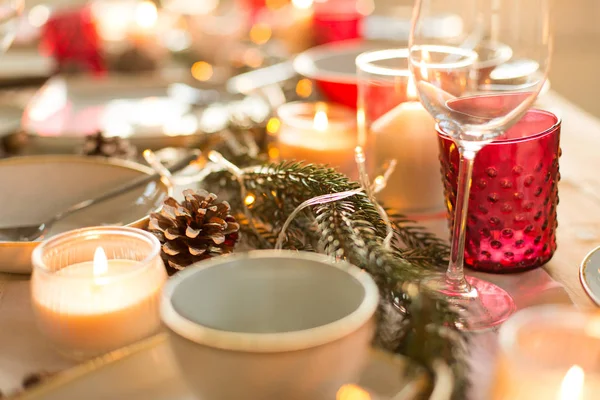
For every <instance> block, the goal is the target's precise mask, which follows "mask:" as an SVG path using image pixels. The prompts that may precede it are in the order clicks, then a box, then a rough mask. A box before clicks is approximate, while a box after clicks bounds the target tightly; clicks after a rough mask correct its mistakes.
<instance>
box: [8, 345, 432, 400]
mask: <svg viewBox="0 0 600 400" xmlns="http://www.w3.org/2000/svg"><path fill="white" fill-rule="evenodd" d="M409 367H416V365H414V364H413V363H412V362H411V361H410V360H409V359H407V358H404V357H398V356H393V355H389V354H385V353H381V352H379V351H376V350H374V351H372V352H371V358H370V360H369V364H368V366H367V368H366V370H365V371H364V373H363V376H362V377H361V379H360V382H359V384H360V385H361V387H362V388H363V389H364V390H360V389H358V388H356V387H353V388H349V389H348V391H351V390H355V395H354V396H352V395H350V393H347V396H346V397H342V396H340V397H339V398H344V399H351V398H352V399H366V398H370V399H372V400H383V399H389V398H391V397H393V396H395V395H396V394H398V393H399V392H400V391H402V390H406V393H407V394H409V392H410V393H413V394H414V395H408V397H404V396H402V397H401V398H402V399H406V400H409V399H414V398H418V397H417V396H416V394H418V393H419V389H420V388H422V386H421V384H425V383H427V381H426V378H425V376H424V374H423V373H421V374H418V373H417V374H415V376H414V378H413V380H408V379H406V378H403V377H404V376H405V373H406V371H407V369H408V368H409ZM177 368H178V367H177V366H176V365H175V361H174V358H173V357H172V355H171V350H170V348H169V346H168V342H167V337H166V335H165V334H161V335H157V336H155V337H152V338H150V339H147V340H145V341H143V342H139V343H137V344H135V345H132V346H129V347H126V348H124V349H121V350H117V351H115V352H113V353H110V354H108V355H106V356H104V357H100V358H98V359H95V360H92V361H90V362H88V363H86V364H83V365H81V366H78V367H75V368H73V369H71V370H67V371H66V372H65V373H64V374H62V375H58V376H56V377H55V378H54V379H50V380H49V381H48V382H47V383H46V384H42V385H40V386H37V387H35V388H33V389H32V390H31V391H30V392H28V393H25V395H24V396H22V397H19V398H20V399H22V400H59V399H60V400H64V399H86V400H100V399H144V400H194V399H195V397H194V396H192V394H191V393H190V392H189V391H188V389H187V387H186V385H185V383H184V382H183V381H182V380H181V378H180V377H179V373H178V371H177ZM415 371H418V369H415ZM367 393H369V395H371V396H370V397H369V395H368V394H367ZM359 396H362V397H359ZM206 400H210V399H206ZM232 400H233V399H232Z"/></svg>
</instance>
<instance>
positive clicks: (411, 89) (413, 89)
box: [406, 76, 417, 100]
mask: <svg viewBox="0 0 600 400" xmlns="http://www.w3.org/2000/svg"><path fill="white" fill-rule="evenodd" d="M406 97H408V99H409V100H416V98H417V86H416V85H415V79H414V78H413V77H412V76H409V77H408V83H407V84H406Z"/></svg>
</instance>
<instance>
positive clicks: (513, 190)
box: [438, 110, 561, 273]
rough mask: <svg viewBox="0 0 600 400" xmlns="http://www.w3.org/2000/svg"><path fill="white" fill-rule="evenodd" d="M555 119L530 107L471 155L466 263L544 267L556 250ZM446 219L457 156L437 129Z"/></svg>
mask: <svg viewBox="0 0 600 400" xmlns="http://www.w3.org/2000/svg"><path fill="white" fill-rule="evenodd" d="M560 126H561V121H560V120H559V118H558V117H557V116H556V115H554V114H552V113H550V112H547V111H542V110H529V111H528V112H527V113H526V114H525V115H524V116H523V118H522V119H521V120H520V121H519V122H517V123H516V124H515V125H514V126H513V127H512V128H510V129H509V130H508V131H507V132H506V133H505V134H504V135H503V136H501V137H499V138H498V139H496V140H495V141H493V142H492V143H490V144H488V145H487V146H485V147H484V148H483V149H481V150H480V151H479V153H478V154H477V157H476V158H475V163H474V167H473V178H472V183H471V194H470V196H469V213H468V222H467V233H466V245H465V264H466V265H467V266H468V267H471V268H473V269H475V270H478V271H485V272H494V273H508V272H519V271H525V270H529V269H533V268H537V267H540V266H542V265H543V264H544V263H546V262H548V261H549V260H550V259H551V258H552V255H553V254H554V251H555V250H556V233H555V232H556V227H557V225H558V223H557V219H556V207H557V205H558V185H557V184H558V181H559V179H560V174H559V168H558V159H559V157H560V148H559V141H560ZM438 137H439V146H440V162H441V166H442V175H443V180H444V192H445V196H446V204H447V207H448V216H449V223H450V224H452V223H453V217H454V205H455V201H456V186H457V178H458V165H459V154H458V150H457V147H456V145H455V144H454V142H453V141H452V139H450V138H449V137H448V136H446V135H445V134H444V133H443V132H442V131H441V130H440V128H439V127H438Z"/></svg>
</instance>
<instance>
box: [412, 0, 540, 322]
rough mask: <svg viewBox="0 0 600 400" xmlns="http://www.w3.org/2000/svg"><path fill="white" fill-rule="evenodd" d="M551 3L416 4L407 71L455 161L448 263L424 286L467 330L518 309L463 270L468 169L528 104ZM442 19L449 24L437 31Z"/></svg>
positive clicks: (441, 0)
mask: <svg viewBox="0 0 600 400" xmlns="http://www.w3.org/2000/svg"><path fill="white" fill-rule="evenodd" d="M550 1H551V0H528V1H521V0H502V1H500V0H417V1H416V4H415V8H414V13H413V19H412V27H411V34H410V41H409V65H410V69H411V71H412V73H413V75H414V78H415V82H416V86H417V91H418V94H419V98H420V100H421V102H422V103H423V105H424V107H425V108H426V109H427V110H428V111H429V113H430V114H431V115H432V116H433V117H434V118H435V120H436V121H437V123H438V125H439V128H440V131H442V132H444V133H445V134H446V135H448V136H449V137H450V138H451V139H452V140H453V141H454V144H455V145H456V147H457V149H458V151H459V154H460V163H459V172H458V188H457V189H458V190H457V192H458V193H457V197H456V202H455V204H456V206H455V209H454V213H455V214H454V224H453V225H454V226H453V228H452V245H451V251H450V263H449V266H448V269H447V272H446V274H445V275H443V276H435V277H433V278H429V279H427V280H425V281H424V285H425V287H427V288H429V289H431V290H433V291H436V292H438V293H440V294H441V295H443V296H445V297H446V298H448V300H449V301H450V302H452V303H454V304H456V305H458V306H462V307H464V308H466V309H468V310H469V314H468V317H467V318H466V326H464V328H465V329H469V330H481V329H488V328H492V327H494V326H496V325H498V324H500V323H502V322H503V321H504V320H506V319H507V318H508V317H509V316H510V314H512V313H513V312H514V310H515V305H514V302H513V300H512V298H511V297H510V295H509V294H508V293H507V292H506V291H504V290H503V289H502V288H500V287H498V286H496V285H494V284H492V283H489V282H486V281H484V280H481V279H478V278H475V277H465V274H464V271H463V268H464V266H463V264H464V248H465V232H466V229H467V211H468V203H469V192H470V186H471V176H472V171H473V162H474V159H475V156H476V155H477V152H478V151H479V150H480V149H481V148H483V146H485V145H486V144H488V143H490V142H491V141H493V140H494V139H495V138H497V137H499V136H501V135H502V134H503V132H505V131H506V130H507V129H508V128H510V127H511V126H512V125H513V124H514V123H515V122H517V121H518V120H519V118H520V117H521V116H522V115H523V114H524V113H525V112H526V111H527V109H528V108H529V107H530V106H531V105H532V104H533V102H534V101H535V99H536V97H537V95H538V93H539V92H540V90H541V89H542V87H543V85H544V84H545V82H546V78H547V74H548V69H549V65H550V57H551V53H552V36H551V33H550V31H551V29H550ZM440 16H446V19H445V20H446V24H444V25H443V26H440V24H434V23H432V22H433V21H436V19H437V18H439V17H440Z"/></svg>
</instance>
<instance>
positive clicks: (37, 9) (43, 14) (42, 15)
mask: <svg viewBox="0 0 600 400" xmlns="http://www.w3.org/2000/svg"><path fill="white" fill-rule="evenodd" d="M49 17H50V8H49V7H48V6H45V5H43V4H38V5H37V6H33V7H31V10H29V13H28V14H27V21H29V23H30V24H31V26H34V27H36V28H40V27H41V26H42V25H44V24H45V23H46V21H48V18H49Z"/></svg>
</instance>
